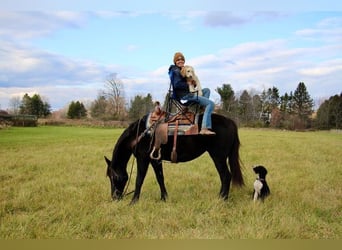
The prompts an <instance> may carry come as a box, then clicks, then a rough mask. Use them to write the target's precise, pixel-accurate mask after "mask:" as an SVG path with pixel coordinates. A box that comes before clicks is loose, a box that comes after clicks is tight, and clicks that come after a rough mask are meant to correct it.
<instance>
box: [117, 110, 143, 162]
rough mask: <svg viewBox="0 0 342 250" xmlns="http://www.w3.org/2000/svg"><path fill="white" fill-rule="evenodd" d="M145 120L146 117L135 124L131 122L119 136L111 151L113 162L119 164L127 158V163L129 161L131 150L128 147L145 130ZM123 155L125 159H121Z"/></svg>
mask: <svg viewBox="0 0 342 250" xmlns="http://www.w3.org/2000/svg"><path fill="white" fill-rule="evenodd" d="M146 119H147V115H145V116H144V117H142V118H140V119H138V120H136V121H135V122H132V123H131V124H130V125H129V126H128V127H127V128H126V129H125V130H124V132H123V133H122V134H121V136H120V137H119V139H118V140H117V142H116V144H115V147H114V150H113V161H114V162H120V161H121V160H122V159H123V158H127V161H128V160H129V157H130V155H131V154H132V150H131V148H130V147H129V145H130V142H131V141H132V140H134V138H136V137H137V136H138V135H139V134H140V133H142V131H144V130H145V127H146ZM138 129H139V131H138ZM124 155H126V156H127V157H123V156H124Z"/></svg>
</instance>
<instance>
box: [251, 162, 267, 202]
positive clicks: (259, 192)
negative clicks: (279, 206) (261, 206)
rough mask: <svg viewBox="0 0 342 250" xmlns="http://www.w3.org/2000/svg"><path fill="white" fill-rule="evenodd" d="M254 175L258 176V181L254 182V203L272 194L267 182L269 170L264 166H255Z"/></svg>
mask: <svg viewBox="0 0 342 250" xmlns="http://www.w3.org/2000/svg"><path fill="white" fill-rule="evenodd" d="M253 170H254V173H255V174H256V175H257V178H256V180H255V181H254V192H253V200H254V202H255V201H257V200H259V199H260V200H262V201H264V199H265V198H266V196H268V195H269V194H270V193H271V192H270V188H269V187H268V185H267V182H266V175H267V170H266V168H265V167H264V166H260V165H258V166H254V167H253Z"/></svg>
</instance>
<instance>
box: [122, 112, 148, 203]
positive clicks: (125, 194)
mask: <svg viewBox="0 0 342 250" xmlns="http://www.w3.org/2000/svg"><path fill="white" fill-rule="evenodd" d="M140 122H141V118H140V119H139V122H138V128H137V134H136V137H135V138H136V141H137V144H136V145H135V146H134V153H136V152H137V147H138V142H139V138H140V139H141V138H142V137H143V136H144V135H145V131H144V132H143V134H142V136H141V137H140V136H139V134H138V133H139V127H140ZM134 161H135V157H134V158H133V161H132V166H131V171H130V173H129V176H128V181H127V184H126V187H125V190H124V192H123V193H122V195H123V196H127V195H130V194H132V193H134V191H135V190H133V191H130V192H128V193H127V190H128V187H129V184H130V182H131V179H132V173H133V167H134Z"/></svg>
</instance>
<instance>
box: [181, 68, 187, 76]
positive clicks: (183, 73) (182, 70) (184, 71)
mask: <svg viewBox="0 0 342 250" xmlns="http://www.w3.org/2000/svg"><path fill="white" fill-rule="evenodd" d="M180 73H181V75H182V76H183V77H185V75H186V68H185V66H184V67H183V68H182V69H181V71H180Z"/></svg>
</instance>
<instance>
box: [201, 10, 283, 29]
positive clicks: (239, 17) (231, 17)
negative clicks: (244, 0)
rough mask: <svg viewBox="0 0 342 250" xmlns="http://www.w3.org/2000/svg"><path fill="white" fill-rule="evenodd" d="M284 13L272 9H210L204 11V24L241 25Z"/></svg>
mask: <svg viewBox="0 0 342 250" xmlns="http://www.w3.org/2000/svg"><path fill="white" fill-rule="evenodd" d="M284 15H285V14H284V13H278V12H274V11H259V12H249V13H240V14H239V13H235V12H234V13H233V12H230V11H210V12H206V15H205V16H204V25H206V26H209V27H232V26H241V25H244V24H247V23H250V22H254V21H257V20H258V21H268V20H274V19H277V18H280V17H282V16H284Z"/></svg>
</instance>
